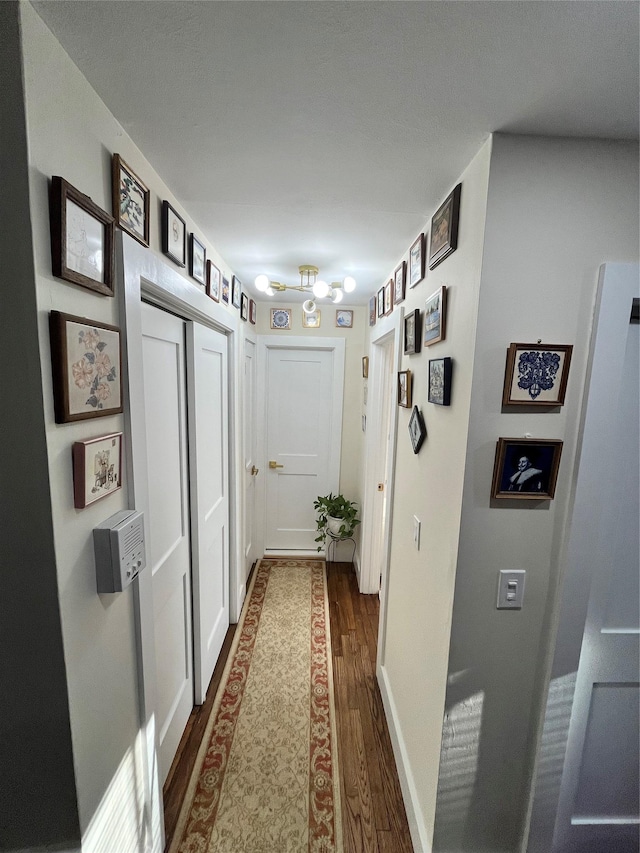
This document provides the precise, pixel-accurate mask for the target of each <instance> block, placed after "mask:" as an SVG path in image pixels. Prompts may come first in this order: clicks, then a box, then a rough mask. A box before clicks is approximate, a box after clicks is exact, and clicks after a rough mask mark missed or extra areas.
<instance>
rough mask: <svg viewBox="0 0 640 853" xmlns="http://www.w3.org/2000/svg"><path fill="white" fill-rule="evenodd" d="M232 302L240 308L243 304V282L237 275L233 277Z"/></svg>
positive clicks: (235, 306)
mask: <svg viewBox="0 0 640 853" xmlns="http://www.w3.org/2000/svg"><path fill="white" fill-rule="evenodd" d="M231 304H232V305H233V307H234V308H240V306H241V304H242V282H241V281H240V279H239V278H238V276H237V275H234V276H233V278H232V279H231Z"/></svg>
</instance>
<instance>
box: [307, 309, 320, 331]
mask: <svg viewBox="0 0 640 853" xmlns="http://www.w3.org/2000/svg"><path fill="white" fill-rule="evenodd" d="M320 320H321V316H320V309H319V308H316V310H315V311H309V312H307V311H303V312H302V327H303V329H319V328H320Z"/></svg>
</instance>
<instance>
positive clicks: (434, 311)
mask: <svg viewBox="0 0 640 853" xmlns="http://www.w3.org/2000/svg"><path fill="white" fill-rule="evenodd" d="M446 320H447V288H446V286H445V285H444V284H443V285H442V287H440V288H438V290H436V292H435V293H432V294H431V296H430V297H429V298H428V299H427V307H426V310H425V312H424V345H425V346H426V347H429V346H431V344H437V343H438V341H443V340H444V339H445V333H446Z"/></svg>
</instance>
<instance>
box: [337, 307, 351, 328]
mask: <svg viewBox="0 0 640 853" xmlns="http://www.w3.org/2000/svg"><path fill="white" fill-rule="evenodd" d="M336 326H339V327H340V328H342V329H353V311H351V310H350V309H348V308H338V310H337V311H336Z"/></svg>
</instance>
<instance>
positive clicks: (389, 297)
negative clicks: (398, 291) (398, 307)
mask: <svg viewBox="0 0 640 853" xmlns="http://www.w3.org/2000/svg"><path fill="white" fill-rule="evenodd" d="M392 311H393V279H392V278H390V279H389V281H388V282H387V283H386V284H385V286H384V316H385V317H388V316H389V314H391V312H392Z"/></svg>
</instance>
